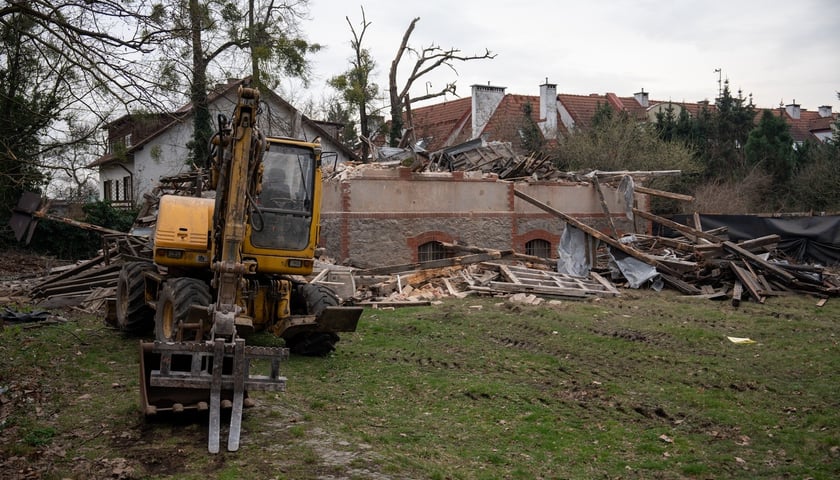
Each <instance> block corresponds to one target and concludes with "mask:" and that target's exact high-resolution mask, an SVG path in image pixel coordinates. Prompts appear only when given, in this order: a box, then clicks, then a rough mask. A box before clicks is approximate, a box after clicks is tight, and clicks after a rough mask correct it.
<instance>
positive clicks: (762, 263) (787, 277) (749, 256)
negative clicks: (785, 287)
mask: <svg viewBox="0 0 840 480" xmlns="http://www.w3.org/2000/svg"><path fill="white" fill-rule="evenodd" d="M723 247H724V248H725V249H727V250H729V251H730V252H732V253H735V254H738V255H740V256H742V257H744V259H746V260H748V261H749V262H751V263H753V264H754V265H758V266H759V267H761V268H763V269H765V270H767V271H769V272H770V273H772V274H774V275H776V276H777V277H779V278H781V279H782V280H784V281H786V282H790V283H797V282H796V277H795V276H793V275H792V274H790V273H788V272H787V271H785V270H783V269H782V268H780V267H777V266H776V265H773V264H772V263H770V262H768V261H766V260H764V259H763V258H761V257H759V256H757V255H755V254H753V253H752V252H749V251H747V250H745V249H743V248H741V247H740V246H738V245H736V244H734V243H732V242H730V241H726V242H723Z"/></svg>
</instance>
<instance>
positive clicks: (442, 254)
mask: <svg viewBox="0 0 840 480" xmlns="http://www.w3.org/2000/svg"><path fill="white" fill-rule="evenodd" d="M444 258H446V251H445V250H444V249H443V244H442V243H440V242H435V241H431V242H426V243H424V244H422V245H420V246H419V247H417V260H418V261H420V262H428V261H430V260H442V259H444Z"/></svg>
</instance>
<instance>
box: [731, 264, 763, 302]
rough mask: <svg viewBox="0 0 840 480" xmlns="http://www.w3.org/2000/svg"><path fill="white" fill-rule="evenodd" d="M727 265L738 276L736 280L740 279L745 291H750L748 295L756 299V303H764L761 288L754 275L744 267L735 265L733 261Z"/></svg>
mask: <svg viewBox="0 0 840 480" xmlns="http://www.w3.org/2000/svg"><path fill="white" fill-rule="evenodd" d="M729 266H730V268H731V269H732V271H733V272H734V273H735V276H736V277H738V280H740V281H741V283H742V284H743V286H744V288H746V289H747V291H748V292H750V295H752V296H753V298H755V299H756V300H757V301H758V303H764V299H765V297H764V295H762V292H761V288H760V286H759V284H758V280H757V279H756V278H755V276H754V275H753V274H752V273H751V272H749V271H747V270H746V269H743V268H741V267H739V266H738V265H735V262H732V263H730V264H729Z"/></svg>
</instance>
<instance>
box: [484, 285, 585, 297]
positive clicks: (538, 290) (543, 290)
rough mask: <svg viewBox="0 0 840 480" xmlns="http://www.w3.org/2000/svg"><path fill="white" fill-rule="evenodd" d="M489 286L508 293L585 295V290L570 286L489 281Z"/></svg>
mask: <svg viewBox="0 0 840 480" xmlns="http://www.w3.org/2000/svg"><path fill="white" fill-rule="evenodd" d="M490 288H492V289H494V290H499V291H502V292H510V293H534V294H540V295H557V296H562V297H586V296H587V292H585V291H582V290H575V289H571V288H557V287H547V286H537V285H525V284H521V283H508V282H490Z"/></svg>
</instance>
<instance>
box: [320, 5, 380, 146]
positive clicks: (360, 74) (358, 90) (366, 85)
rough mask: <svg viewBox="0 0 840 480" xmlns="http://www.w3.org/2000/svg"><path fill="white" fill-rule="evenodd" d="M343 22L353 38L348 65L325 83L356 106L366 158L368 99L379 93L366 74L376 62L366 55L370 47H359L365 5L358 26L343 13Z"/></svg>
mask: <svg viewBox="0 0 840 480" xmlns="http://www.w3.org/2000/svg"><path fill="white" fill-rule="evenodd" d="M345 18H346V19H347V24H348V25H349V26H350V32H351V33H352V34H353V39H352V40H351V41H350V46H351V47H352V48H353V57H352V58H351V59H350V69H349V70H348V71H347V72H345V73H343V74H341V75H337V76H335V77H333V78H331V79H330V80H329V81H328V83H329V84H330V86H332V87H333V88H335V89H336V90H338V91H339V92H340V93H341V95H342V97H343V98H344V100H345V101H346V102H347V103H348V104H350V105H352V106H353V107H355V108H356V109H358V112H359V124H360V129H361V133H362V138H363V140H362V150H361V157H362V161H367V158H368V153H369V146H368V141H369V139H370V133H371V132H370V121H369V119H368V113H369V112H370V109H371V108H372V105H371V102H372V101H373V99H374V98H376V96H377V95H378V94H379V86H378V85H376V84H375V83H371V81H370V76H371V74H372V73H373V69H374V68H375V67H376V63H375V62H374V60H373V57H371V55H370V51H369V50H368V49H366V48H363V47H362V42H363V41H364V37H365V33H366V32H367V29H368V27H369V26H370V25H371V23H370V22H368V21H367V18H365V9H364V8H362V21H361V29H360V30H359V31H357V30H356V27H354V26H353V24H352V23H351V22H350V17H345Z"/></svg>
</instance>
